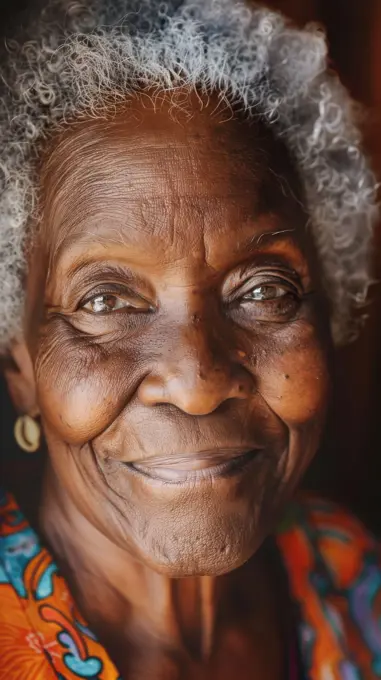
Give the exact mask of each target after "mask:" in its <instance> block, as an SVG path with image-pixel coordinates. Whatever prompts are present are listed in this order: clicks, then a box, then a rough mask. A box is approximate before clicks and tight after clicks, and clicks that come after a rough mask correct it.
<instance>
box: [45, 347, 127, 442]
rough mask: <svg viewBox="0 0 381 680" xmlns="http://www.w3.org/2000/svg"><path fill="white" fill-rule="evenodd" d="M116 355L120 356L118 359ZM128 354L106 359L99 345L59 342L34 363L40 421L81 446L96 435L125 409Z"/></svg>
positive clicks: (68, 440)
mask: <svg viewBox="0 0 381 680" xmlns="http://www.w3.org/2000/svg"><path fill="white" fill-rule="evenodd" d="M118 359H119V360H118ZM133 365H134V362H133V361H132V360H131V361H128V357H126V356H123V359H121V358H120V357H115V356H113V357H112V358H111V357H108V356H107V354H106V353H105V352H103V351H102V352H100V351H99V349H97V348H94V349H93V348H92V349H91V351H89V349H88V348H86V349H85V348H79V347H75V348H74V349H73V348H71V347H70V348H66V347H65V346H62V345H59V346H57V347H56V348H53V349H51V350H50V351H49V352H46V353H45V354H44V353H43V352H41V353H40V356H39V357H38V361H37V370H36V377H37V396H38V402H39V407H40V410H41V415H42V419H43V421H44V422H45V423H47V425H48V426H49V430H51V431H55V434H56V436H57V438H60V439H62V441H65V442H66V443H68V444H73V445H76V446H81V445H83V444H85V443H86V442H88V441H90V440H91V439H93V438H94V437H96V436H97V435H98V434H100V432H102V431H103V430H104V429H105V428H106V427H108V425H109V424H110V423H111V422H112V421H113V420H114V419H115V418H116V417H117V416H118V414H119V413H120V411H121V410H122V409H123V407H124V405H125V403H126V399H127V398H128V394H129V393H130V392H131V385H132V384H133V383H134V376H133V370H132V368H130V370H129V367H132V366H133Z"/></svg>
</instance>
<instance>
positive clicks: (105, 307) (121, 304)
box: [82, 294, 132, 314]
mask: <svg viewBox="0 0 381 680" xmlns="http://www.w3.org/2000/svg"><path fill="white" fill-rule="evenodd" d="M131 306H132V305H131V304H130V303H129V302H128V300H123V298H121V297H118V296H117V295H104V294H102V295H96V296H95V297H93V298H91V299H90V300H88V302H86V304H84V305H83V306H82V309H87V311H89V312H92V313H93V314H109V313H110V312H115V311H116V310H117V309H124V308H125V307H131Z"/></svg>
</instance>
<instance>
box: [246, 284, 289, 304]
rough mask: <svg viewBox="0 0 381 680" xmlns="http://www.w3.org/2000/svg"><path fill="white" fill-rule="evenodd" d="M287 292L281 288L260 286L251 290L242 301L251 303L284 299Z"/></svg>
mask: <svg viewBox="0 0 381 680" xmlns="http://www.w3.org/2000/svg"><path fill="white" fill-rule="evenodd" d="M288 292H289V291H287V290H285V288H283V287H282V286H276V285H269V284H260V285H258V286H255V288H252V289H251V290H250V291H249V292H248V293H246V294H245V295H244V296H243V297H242V299H243V300H245V301H253V302H266V301H267V300H276V299H277V298H281V297H285V296H286V295H287V294H288Z"/></svg>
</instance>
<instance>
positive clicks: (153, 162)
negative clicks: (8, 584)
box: [8, 98, 329, 680]
mask: <svg viewBox="0 0 381 680" xmlns="http://www.w3.org/2000/svg"><path fill="white" fill-rule="evenodd" d="M190 106H191V107H192V114H193V115H192V117H191V118H188V117H186V115H185V114H182V113H177V115H176V119H174V117H173V115H171V113H170V111H169V104H168V102H167V101H166V100H165V98H164V99H163V101H162V102H161V103H160V106H157V105H156V107H155V108H153V106H152V105H150V104H149V103H148V104H147V101H144V102H142V101H139V100H137V101H136V102H134V104H133V106H130V108H126V109H124V110H123V111H120V112H118V113H117V114H116V116H115V117H114V118H113V119H112V120H109V121H108V122H105V121H89V122H86V124H85V125H83V124H78V125H77V126H75V127H74V128H73V129H71V130H70V131H67V132H65V133H64V134H63V135H62V136H61V138H60V139H58V140H57V139H56V140H55V141H54V144H53V146H52V148H51V149H50V151H49V154H47V158H46V160H45V163H44V166H43V169H42V204H43V206H44V211H43V219H42V224H41V227H40V239H39V241H38V242H37V244H36V247H35V249H34V252H33V255H32V257H31V263H30V274H29V279H28V295H27V297H28V305H27V321H26V344H25V347H27V350H28V353H26V350H25V349H24V350H23V349H22V348H20V347H18V348H17V350H16V351H17V352H18V353H19V357H20V355H21V354H22V353H23V352H24V357H25V356H28V357H30V359H26V360H25V361H24V360H23V361H22V362H21V363H23V364H25V365H27V366H29V374H28V376H29V383H28V384H30V389H29V395H32V394H34V392H36V394H37V403H38V407H39V409H40V413H41V420H42V423H43V428H44V433H45V437H46V441H47V445H48V450H49V464H48V469H47V474H46V484H45V491H44V496H43V499H42V501H41V524H42V528H43V531H44V533H45V535H46V537H47V540H48V541H49V543H50V545H51V547H52V549H53V551H54V552H55V554H56V556H57V559H58V560H59V561H60V564H61V567H62V569H63V571H64V573H65V574H66V575H67V578H68V580H69V583H70V585H71V587H72V588H73V591H74V594H75V596H76V598H77V601H78V604H79V605H80V607H81V609H82V611H83V613H84V615H85V616H86V618H88V620H89V621H90V623H91V624H92V625H93V626H94V628H95V629H96V630H97V632H98V634H99V635H100V636H101V639H102V640H103V642H105V644H106V646H107V648H108V649H109V651H110V653H111V654H112V656H113V658H114V659H115V660H116V662H117V664H118V666H119V669H120V671H121V672H122V674H123V677H125V678H128V680H130V678H135V677H140V678H141V677H144V678H150V677H151V675H150V674H151V673H152V677H155V678H156V679H159V680H161V679H163V680H164V679H165V680H169V679H172V678H192V680H195V679H197V680H204V678H208V679H211V680H225V678H228V677H229V678H231V677H232V673H233V672H234V673H235V674H237V673H238V677H240V678H242V679H243V680H245V679H246V678H252V677H258V678H268V679H269V680H271V678H274V679H275V678H279V677H280V676H281V672H282V670H281V669H282V662H283V651H282V642H281V641H282V638H283V637H284V630H283V627H282V626H283V622H282V621H281V617H280V616H279V603H280V602H281V600H280V599H279V598H282V597H283V596H282V594H281V592H280V591H279V588H278V590H277V587H276V581H277V577H274V573H273V569H272V568H269V562H268V557H267V547H266V545H265V546H264V547H263V548H260V546H261V544H262V543H263V541H264V539H265V537H266V536H267V535H268V534H269V532H270V531H271V530H272V529H273V527H274V523H275V521H276V519H277V517H278V515H279V512H280V511H281V509H282V507H283V504H284V502H285V500H287V499H288V498H289V497H290V495H291V494H292V492H293V490H294V488H295V486H296V484H297V482H298V481H299V479H300V477H301V475H302V474H303V472H304V470H305V468H306V467H307V465H308V464H309V462H310V460H311V458H312V456H313V455H314V453H315V451H316V449H317V446H318V441H319V437H320V434H321V429H322V426H323V422H324V416H325V410H326V403H327V394H328V386H329V380H328V373H327V359H326V356H327V352H326V339H325V338H324V333H323V331H322V326H323V327H324V320H323V321H322V318H321V306H320V304H319V295H318V293H317V292H316V290H317V286H316V276H315V273H314V272H315V267H314V264H313V257H312V256H311V252H312V251H311V244H310V243H309V242H308V238H307V235H306V231H305V228H304V226H305V222H306V217H305V214H304V213H303V211H302V209H301V207H300V202H299V201H298V200H297V196H298V195H300V192H299V189H298V183H297V180H296V178H295V175H294V173H293V170H292V167H291V164H290V162H289V161H288V159H287V156H286V154H285V152H284V149H283V148H282V147H281V146H280V145H279V144H278V143H275V142H274V141H273V140H272V139H271V138H270V136H269V133H268V132H267V131H265V130H264V129H263V128H262V126H260V125H259V124H255V125H254V124H251V125H249V124H248V123H247V122H245V121H243V120H240V119H239V118H238V117H236V118H235V119H231V120H226V118H227V116H226V112H225V116H223V115H222V114H219V113H218V112H217V113H216V112H214V114H212V111H213V110H214V109H215V102H211V103H210V104H209V106H206V107H204V108H203V109H201V107H200V105H199V101H198V100H197V99H196V98H192V99H191V103H190ZM282 177H283V178H284V177H287V184H286V183H285V182H284V181H282V180H281V179H280V178H282ZM15 358H16V359H17V357H16V354H15ZM19 363H20V362H19ZM30 366H32V367H33V372H31V371H30ZM22 374H23V375H24V376H25V370H24V371H23V372H22ZM12 375H13V378H12ZM31 375H33V376H34V378H33V379H30V376H31ZM8 379H9V381H10V383H12V382H13V387H12V385H11V389H12V390H13V393H14V394H15V393H17V387H15V384H16V379H15V376H14V374H11V373H9V372H8ZM27 382H28V381H27ZM24 383H25V377H24ZM21 391H22V392H23V393H25V385H24V388H23V390H21ZM24 400H25V401H28V400H27V399H24ZM29 400H30V398H29ZM233 461H234V465H233ZM73 526H75V527H76V532H75V533H74V532H73ZM253 555H255V557H254V558H252V556H253ZM247 560H249V562H248V563H247V564H246V565H245V566H244V567H241V565H243V564H244V563H245V562H246V561H247ZM273 561H274V560H270V564H272V563H273ZM142 565H144V566H142ZM233 570H236V571H233ZM229 572H232V573H229ZM227 573H229V575H227V576H220V577H219V578H216V577H217V576H218V575H221V574H227ZM178 577H187V578H182V580H180V581H178V580H176V579H177V578H178ZM174 579H175V580H174ZM274 589H275V591H274ZM274 592H275V593H276V596H275V594H274ZM245 600H246V604H247V609H244V608H243V607H242V606H238V605H237V602H241V605H242V602H243V601H245ZM234 603H235V604H234ZM126 649H128V653H127V652H126ZM142 650H143V652H142ZM168 650H171V651H170V652H169V651H168ZM232 664H233V666H232ZM253 668H255V669H256V672H255V675H253ZM233 669H234V670H233Z"/></svg>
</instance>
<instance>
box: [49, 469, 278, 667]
mask: <svg viewBox="0 0 381 680" xmlns="http://www.w3.org/2000/svg"><path fill="white" fill-rule="evenodd" d="M41 508H42V509H41V524H42V531H43V533H44V535H45V537H46V540H47V542H48V544H49V546H50V547H51V549H52V551H53V553H54V554H55V556H56V558H57V561H58V563H59V565H60V568H61V572H62V573H63V575H64V577H65V578H66V580H67V582H68V585H69V587H70V589H71V592H72V594H73V596H74V599H75V601H76V603H77V605H78V607H79V610H80V611H81V613H82V614H83V615H84V617H85V619H86V620H87V622H88V623H89V625H90V626H91V627H92V628H93V630H94V632H96V633H97V635H98V637H99V639H100V640H101V641H102V642H103V643H104V645H105V646H106V648H107V649H108V650H109V652H110V654H111V656H113V657H114V659H115V660H116V662H117V663H118V656H119V652H118V650H120V649H122V650H125V649H126V645H128V644H129V645H132V646H134V647H136V648H140V649H146V650H148V649H150V650H153V652H154V653H156V650H158V649H171V650H172V651H173V653H175V654H177V653H178V654H181V655H184V654H185V655H186V656H187V657H188V658H190V659H193V660H194V661H195V662H206V661H207V660H208V659H209V657H210V655H211V653H212V650H213V649H214V648H215V647H216V636H218V635H219V631H220V629H221V626H223V625H224V621H225V622H231V621H234V623H235V625H241V624H240V621H239V619H240V618H241V619H242V618H243V619H247V618H248V614H247V611H248V609H249V608H250V610H251V612H250V619H253V621H251V622H250V623H249V624H248V625H249V626H250V628H251V629H253V630H254V631H255V629H256V627H257V626H258V629H261V630H262V629H263V627H264V624H265V622H266V620H267V619H269V617H270V618H271V614H269V612H271V611H272V613H274V611H273V607H272V605H271V602H270V605H271V606H270V607H269V598H268V597H267V595H268V593H269V591H270V592H271V591H272V594H271V596H270V600H273V599H274V596H273V591H274V588H273V583H271V579H270V582H269V577H268V573H269V570H268V569H267V566H268V565H267V560H266V559H262V554H263V552H264V551H263V550H261V551H259V553H260V554H259V555H258V557H256V558H255V559H254V560H251V561H250V563H249V564H248V565H245V566H244V567H242V568H240V569H238V570H236V571H235V572H232V573H231V574H228V575H226V576H220V577H214V578H213V577H205V576H200V577H189V578H182V579H173V578H169V577H168V576H165V575H163V574H158V573H157V572H155V571H154V570H152V569H151V568H149V567H147V566H145V565H143V564H142V563H140V562H138V561H137V560H136V559H135V558H134V557H133V556H131V555H130V554H129V553H128V552H127V551H126V550H123V549H122V548H120V547H119V546H117V545H115V544H114V543H112V542H111V541H110V540H109V539H108V538H107V537H106V536H104V535H103V534H102V533H101V532H100V531H98V529H97V528H96V527H94V526H93V525H92V524H91V523H90V522H89V521H88V520H87V519H86V518H85V517H84V515H83V514H81V513H80V511H79V510H78V508H77V507H76V506H75V505H74V503H73V502H72V501H71V499H70V498H69V497H68V495H67V494H66V493H65V492H64V491H63V490H62V489H61V488H60V486H59V485H58V484H57V482H56V480H55V479H54V476H53V475H52V473H51V472H50V473H49V474H48V476H47V482H46V485H45V490H44V493H43V498H42V504H41ZM73 527H75V531H73ZM249 601H250V602H249ZM278 604H279V603H278ZM245 625H246V623H245Z"/></svg>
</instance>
